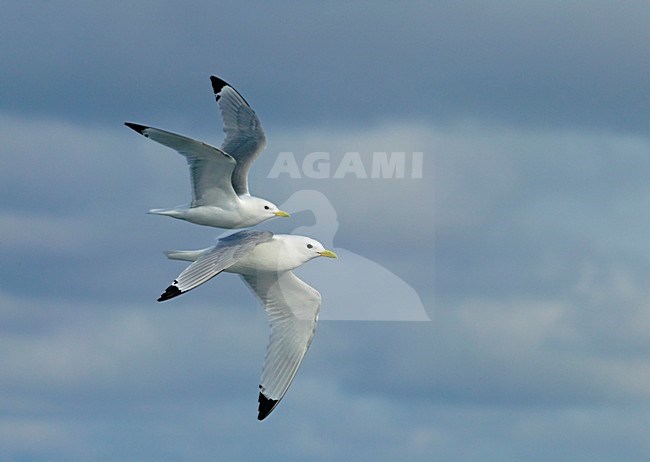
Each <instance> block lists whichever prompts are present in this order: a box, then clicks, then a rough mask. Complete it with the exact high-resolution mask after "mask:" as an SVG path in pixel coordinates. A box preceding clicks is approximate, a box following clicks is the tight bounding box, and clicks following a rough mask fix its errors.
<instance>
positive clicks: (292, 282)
mask: <svg viewBox="0 0 650 462" xmlns="http://www.w3.org/2000/svg"><path fill="white" fill-rule="evenodd" d="M241 277H242V279H244V281H245V282H246V283H247V284H248V286H249V287H250V288H251V289H252V290H253V292H254V293H255V295H256V296H257V298H258V299H259V300H260V302H261V303H262V304H263V305H264V308H265V309H266V314H267V315H268V318H269V323H270V324H271V336H270V337H269V344H268V347H267V349H266V359H265V360H264V367H263V369H262V378H261V380H260V394H259V409H258V416H257V418H258V419H259V420H263V419H264V418H266V416H268V415H269V414H270V413H271V411H272V410H273V409H274V408H275V406H277V405H278V403H279V402H280V400H281V399H282V397H283V396H284V394H285V393H286V392H287V389H288V388H289V385H291V382H292V381H293V378H294V377H295V375H296V372H297V371H298V367H300V363H301V362H302V359H303V358H304V356H305V353H307V349H308V348H309V345H310V344H311V341H312V339H313V337H314V333H315V332H316V323H317V322H318V310H319V309H320V304H321V296H320V294H319V293H318V291H317V290H316V289H314V288H313V287H311V286H309V285H308V284H306V283H305V282H303V281H302V280H300V279H299V278H298V277H297V276H296V275H294V274H293V273H292V272H291V271H286V272H282V273H271V272H260V273H257V274H255V275H242V276H241Z"/></svg>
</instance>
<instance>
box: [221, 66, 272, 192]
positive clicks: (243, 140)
mask: <svg viewBox="0 0 650 462" xmlns="http://www.w3.org/2000/svg"><path fill="white" fill-rule="evenodd" d="M210 81H211V82H212V89H213V90H214V94H215V97H216V100H217V104H218V105H219V109H220V111H221V118H222V119H223V131H224V132H225V133H226V139H225V140H224V142H223V144H222V145H221V149H222V150H224V151H225V152H227V153H228V154H230V155H231V156H232V157H234V158H235V160H236V161H237V165H236V166H235V169H234V171H233V173H232V185H233V188H234V189H235V192H236V193H237V194H238V195H244V194H249V191H248V172H249V171H250V169H251V165H252V164H253V161H254V160H255V159H256V158H257V156H259V154H260V152H262V150H263V149H264V146H266V137H265V136H264V130H262V124H261V123H260V120H259V119H258V118H257V115H256V114H255V111H253V109H252V108H251V107H250V106H249V105H248V103H247V102H246V100H245V99H244V97H243V96H241V95H240V94H239V93H238V92H237V90H235V89H234V88H233V87H232V86H231V85H230V84H228V83H227V82H225V81H224V80H221V79H220V78H219V77H215V76H212V77H210Z"/></svg>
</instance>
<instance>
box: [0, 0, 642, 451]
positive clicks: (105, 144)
mask: <svg viewBox="0 0 650 462" xmlns="http://www.w3.org/2000/svg"><path fill="white" fill-rule="evenodd" d="M2 9H3V15H2V18H0V58H1V62H2V63H3V64H4V65H3V72H2V73H1V74H0V136H1V139H2V141H3V143H2V148H1V149H0V166H1V168H0V193H1V195H0V197H1V199H0V236H1V237H2V238H1V239H0V255H2V264H1V265H0V269H1V271H2V274H1V276H2V277H1V280H2V284H1V285H0V351H1V352H2V363H1V365H0V458H1V459H3V460H15V461H30V462H31V461H38V462H40V461H52V460H66V461H125V460H129V461H138V462H140V461H142V462H148V461H167V460H169V461H178V460H181V461H182V460H193V461H204V460H206V461H207V460H214V459H215V458H217V459H227V460H238V459H244V460H250V459H253V458H262V457H264V458H265V459H267V460H271V461H275V460H282V461H294V460H305V459H308V460H335V459H341V458H348V459H352V458H353V459H356V460H374V461H383V460H395V459H396V458H400V459H408V460H423V461H424V460H427V461H428V460H432V458H433V459H435V460H440V461H455V462H456V461H461V462H464V461H481V462H483V461H491V460H494V461H519V460H535V461H590V462H593V461H610V460H643V459H644V458H646V457H647V454H648V453H649V452H650V446H649V444H648V441H650V438H648V436H649V435H648V430H647V429H648V428H650V425H649V424H650V406H649V398H650V393H649V391H648V390H650V346H649V345H650V334H648V332H650V329H649V327H650V309H649V308H648V305H649V301H650V291H649V290H648V288H647V283H646V281H647V280H648V278H649V277H650V244H649V242H650V241H648V238H647V236H648V231H649V230H650V219H649V218H648V217H649V216H650V215H649V214H648V213H647V211H648V204H650V188H649V187H648V181H647V176H648V174H649V173H650V158H649V157H648V152H649V151H650V149H649V148H650V138H649V133H648V122H649V121H650V115H649V114H650V113H649V111H648V108H647V101H649V100H650V95H649V94H648V93H649V91H650V90H649V87H648V85H647V78H646V76H647V75H648V74H650V56H649V55H650V46H649V45H648V43H650V40H649V39H650V37H649V36H648V35H649V32H648V28H647V24H648V20H649V19H650V7H648V5H647V4H645V3H643V2H628V3H626V4H624V5H621V4H620V3H614V2H600V1H594V2H589V3H577V2H571V3H567V2H543V3H538V4H532V3H517V4H514V3H512V2H499V1H495V2H463V3H461V2H411V3H408V4H406V5H400V4H397V3H394V2H372V3H365V2H358V3H353V4H349V3H347V2H329V3H325V4H323V5H316V4H312V3H304V4H303V3H300V4H299V3H296V2H273V3H272V4H270V3H268V2H248V3H245V4H242V3H241V2H219V3H215V2H187V3H184V4H183V5H182V6H179V5H178V4H176V3H173V2H139V3H138V4H136V5H133V4H132V3H127V2H116V3H111V4H110V5H109V4H104V5H101V6H97V5H92V4H79V3H77V2H48V3H42V4H34V3H29V2H27V3H25V2H6V3H5V4H3V8H2ZM212 74H215V75H219V76H220V77H222V78H224V79H225V80H227V81H229V82H231V83H232V84H233V85H234V86H235V87H236V88H237V89H238V90H239V91H240V92H241V93H242V94H243V95H244V97H245V98H246V99H247V100H248V102H249V103H250V104H251V105H252V106H253V108H254V109H255V110H256V112H257V114H258V116H259V117H260V119H261V121H262V124H263V126H264V128H265V131H266V134H267V138H268V146H267V150H266V151H265V153H264V154H263V155H262V156H261V157H260V159H259V160H258V161H257V162H256V164H255V167H254V170H253V172H252V175H251V184H252V189H253V193H254V194H257V195H259V196H261V197H267V198H269V199H271V200H273V201H274V202H275V203H278V204H282V203H284V202H286V201H292V202H290V203H291V204H293V205H292V206H294V207H297V208H296V209H295V211H296V213H294V216H293V217H292V219H291V220H286V221H282V220H275V221H272V222H268V223H267V224H263V225H261V226H260V227H259V228H261V229H271V230H273V231H276V232H302V233H304V234H310V235H313V236H314V237H316V238H318V239H321V240H323V241H324V242H325V241H330V243H331V245H332V246H333V247H335V249H336V250H337V252H339V253H340V254H341V255H342V256H345V258H341V259H340V260H338V261H336V262H333V261H314V262H311V263H310V264H309V267H305V268H304V272H303V273H301V275H302V277H304V279H305V280H306V281H307V282H309V283H310V284H311V285H313V286H314V287H316V288H317V289H319V290H320V291H321V293H322V294H323V300H324V302H323V307H322V317H323V318H324V319H325V320H323V321H322V322H321V323H320V324H319V328H318V332H317V334H316V337H315V340H314V342H313V344H312V347H311V348H310V351H309V353H308V354H307V357H306V359H305V362H304V363H303V365H302V367H301V369H300V371H299V373H298V375H297V377H296V380H295V382H294V383H293V385H292V387H291V388H290V389H289V392H288V394H287V395H286V397H285V399H284V400H283V402H282V403H281V405H280V406H279V407H278V408H277V409H276V410H275V411H274V413H273V414H271V416H270V417H269V418H268V419H267V420H266V421H264V422H262V423H260V422H258V421H257V420H256V418H255V417H256V408H257V385H258V380H259V374H260V371H261V365H262V361H263V354H264V353H263V352H264V349H265V345H266V340H267V335H268V329H267V326H266V322H265V316H264V313H263V311H262V310H261V309H260V308H259V307H258V306H257V304H256V301H255V300H254V298H253V297H252V295H251V294H250V293H249V292H248V291H247V289H246V288H245V287H244V285H243V284H242V283H241V282H240V281H239V280H238V279H237V278H236V277H234V276H232V275H223V276H219V278H216V279H215V280H213V281H210V282H209V283H208V284H206V285H204V286H203V287H201V288H199V289H197V290H195V291H193V292H192V293H190V294H187V295H186V296H184V297H181V298H178V299H175V300H173V301H170V302H167V303H163V304H160V303H156V302H155V299H156V298H157V296H158V295H159V294H160V293H161V292H162V290H163V289H164V288H165V287H166V286H167V285H168V284H169V282H170V281H171V279H172V278H173V277H174V276H175V275H177V274H178V272H179V271H180V270H181V269H182V268H183V266H182V265H180V264H179V263H178V262H171V261H167V260H165V259H164V257H163V256H162V253H161V251H162V250H164V249H169V248H182V249H191V248H203V247H207V246H208V245H211V243H212V241H213V239H214V238H215V237H216V236H218V235H219V234H220V230H216V229H210V228H204V227H198V226H193V225H190V224H188V223H184V222H180V221H175V220H171V219H168V218H164V217H156V216H151V215H146V214H145V213H144V212H146V211H147V210H148V209H149V208H154V207H169V206H174V205H176V204H181V203H183V202H185V201H187V200H188V199H189V188H188V178H187V171H186V167H185V162H184V160H183V159H182V158H181V157H180V156H178V155H176V154H174V153H173V152H171V151H168V150H166V149H164V148H162V147H160V146H158V145H155V144H154V143H151V142H149V141H147V140H145V139H144V138H142V137H139V136H137V135H136V134H134V133H133V132H132V131H130V130H129V129H127V128H126V127H124V126H123V125H122V124H123V123H124V122H125V121H133V122H137V123H143V124H149V125H153V126H157V127H160V128H163V129H168V130H172V131H176V132H179V133H183V134H185V135H187V136H191V137H194V138H198V139H202V140H205V141H207V142H210V143H213V144H219V143H220V142H221V140H222V139H223V134H222V132H221V122H220V120H219V115H218V111H217V108H216V105H215V104H214V100H213V96H212V93H211V88H210V85H209V76H210V75H212ZM282 152H290V153H292V154H293V155H294V156H295V158H296V159H298V161H300V160H301V159H304V158H305V156H307V155H308V154H309V153H314V152H326V153H328V154H329V159H330V163H331V165H332V169H335V168H336V166H337V165H338V164H339V162H341V160H342V159H343V158H344V157H345V153H346V152H359V154H360V157H361V158H362V159H363V161H364V163H365V166H366V168H367V169H368V171H370V167H369V166H370V165H371V162H372V158H373V153H375V152H389V153H390V152H405V153H407V156H408V155H410V154H412V153H414V152H422V153H423V174H422V178H421V179H417V178H404V179H376V178H375V179H372V178H368V179H359V178H356V177H355V176H354V175H348V176H346V177H345V178H343V179H334V178H323V179H317V178H310V177H309V176H308V175H302V177H301V178H289V177H288V175H285V176H280V177H279V178H269V172H270V171H271V169H272V167H273V165H274V162H275V160H276V159H277V156H278V155H279V153H282ZM296 193H298V194H302V195H300V196H294V194H296ZM292 198H293V199H292ZM323 198H325V199H324V201H323V200H322V199H323ZM316 204H317V205H318V206H316ZM325 210H327V213H325V212H324V211H325ZM323 214H324V215H323ZM323 260H324V259H323ZM357 287H363V290H356V289H355V288H357ZM391 297H392V298H391ZM395 300H397V301H395ZM400 302H401V303H400ZM419 310H423V311H424V312H425V314H426V316H428V317H429V318H430V319H431V321H430V322H429V321H426V322H414V321H400V322H396V321H376V320H375V321H372V320H368V319H373V318H374V319H387V318H390V316H394V317H398V318H399V317H401V318H407V317H408V316H414V313H415V314H419V315H421V314H422V311H419ZM396 313H397V314H396ZM327 319H329V320H327ZM351 319H357V320H356V321H353V320H351ZM361 319H365V320H361Z"/></svg>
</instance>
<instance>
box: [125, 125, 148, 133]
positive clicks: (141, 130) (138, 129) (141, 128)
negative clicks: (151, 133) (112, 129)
mask: <svg viewBox="0 0 650 462" xmlns="http://www.w3.org/2000/svg"><path fill="white" fill-rule="evenodd" d="M124 125H126V126H127V127H129V128H130V129H131V130H135V131H136V132H138V133H139V134H141V135H144V136H147V135H145V134H144V131H145V130H146V129H147V128H149V127H146V126H144V125H140V124H133V123H131V122H124Z"/></svg>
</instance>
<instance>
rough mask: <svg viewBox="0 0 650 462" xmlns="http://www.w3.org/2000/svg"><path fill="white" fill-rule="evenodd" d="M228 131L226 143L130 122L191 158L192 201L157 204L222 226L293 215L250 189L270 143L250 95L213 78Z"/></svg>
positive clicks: (179, 215) (180, 216)
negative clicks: (250, 175) (259, 158)
mask: <svg viewBox="0 0 650 462" xmlns="http://www.w3.org/2000/svg"><path fill="white" fill-rule="evenodd" d="M210 81H211V82H212V88H213V90H214V94H215V96H216V99H217V103H218V104H219V109H220V110H221V117H222V119H223V129H224V132H225V133H226V139H225V140H224V142H223V144H222V146H221V148H215V147H213V146H210V145H208V144H206V143H203V142H201V141H197V140H193V139H191V138H187V137H185V136H181V135H177V134H175V133H171V132H167V131H164V130H159V129H157V128H153V127H147V126H144V125H139V124H134V123H130V122H126V123H125V125H126V126H127V127H129V128H131V129H133V130H135V131H136V132H138V133H140V134H141V135H144V136H145V137H147V138H150V139H152V140H154V141H156V142H158V143H160V144H164V145H165V146H167V147H169V148H172V149H174V150H176V151H178V153H179V154H182V155H183V156H185V157H186V158H187V163H188V164H189V167H190V179H191V181H192V203H191V204H190V205H189V206H182V207H179V208H173V209H152V210H150V211H149V213H153V214H157V215H167V216H170V217H173V218H178V219H180V220H186V221H189V222H190V223H195V224H197V225H204V226H214V227H216V228H226V229H235V228H246V227H249V226H255V225H257V224H259V223H261V222H263V221H265V220H268V219H269V218H273V217H288V216H289V214H288V213H286V212H283V211H281V210H279V209H278V207H277V206H276V205H275V204H273V203H271V202H269V201H267V200H266V199H261V198H259V197H255V196H251V195H250V193H249V191H248V171H249V170H250V168H251V165H252V164H253V161H254V160H255V159H256V158H257V156H259V154H260V152H261V151H262V150H263V149H264V146H265V145H266V138H265V137H264V131H263V130H262V125H261V124H260V121H259V119H258V118H257V116H256V115H255V112H254V111H253V109H251V107H250V106H249V105H248V103H247V102H246V100H245V99H244V98H243V97H242V96H241V95H240V94H239V93H238V92H237V91H236V90H235V89H234V88H233V87H231V86H230V85H229V84H228V83H226V82H224V81H223V80H221V79H220V78H218V77H215V76H212V77H210Z"/></svg>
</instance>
